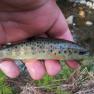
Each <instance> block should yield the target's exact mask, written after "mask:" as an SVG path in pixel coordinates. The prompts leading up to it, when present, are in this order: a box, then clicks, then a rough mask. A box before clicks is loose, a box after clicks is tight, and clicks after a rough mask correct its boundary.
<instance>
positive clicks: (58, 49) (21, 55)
mask: <svg viewBox="0 0 94 94" xmlns="http://www.w3.org/2000/svg"><path fill="white" fill-rule="evenodd" d="M85 55H87V50H86V49H84V48H82V47H81V46H79V45H78V44H76V43H74V42H71V41H67V40H62V39H51V38H31V39H28V40H26V41H24V42H21V43H18V44H13V45H7V46H3V47H2V48H0V59H3V58H12V59H22V60H23V59H54V60H69V59H81V58H83V57H84V56H85Z"/></svg>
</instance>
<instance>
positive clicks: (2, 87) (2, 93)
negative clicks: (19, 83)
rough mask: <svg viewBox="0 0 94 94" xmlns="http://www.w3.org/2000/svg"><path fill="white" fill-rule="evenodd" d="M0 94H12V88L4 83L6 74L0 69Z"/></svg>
mask: <svg viewBox="0 0 94 94" xmlns="http://www.w3.org/2000/svg"><path fill="white" fill-rule="evenodd" d="M0 94H13V89H12V88H11V87H10V86H9V85H8V84H6V76H5V75H4V74H3V73H2V72H1V71H0Z"/></svg>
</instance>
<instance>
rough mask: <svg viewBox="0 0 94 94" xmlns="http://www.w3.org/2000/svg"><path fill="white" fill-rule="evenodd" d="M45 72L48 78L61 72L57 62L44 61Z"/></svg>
mask: <svg viewBox="0 0 94 94" xmlns="http://www.w3.org/2000/svg"><path fill="white" fill-rule="evenodd" d="M45 67H46V71H47V73H48V74H49V75H50V76H54V75H56V74H58V72H59V71H60V70H61V66H60V64H59V62H58V61H55V60H45Z"/></svg>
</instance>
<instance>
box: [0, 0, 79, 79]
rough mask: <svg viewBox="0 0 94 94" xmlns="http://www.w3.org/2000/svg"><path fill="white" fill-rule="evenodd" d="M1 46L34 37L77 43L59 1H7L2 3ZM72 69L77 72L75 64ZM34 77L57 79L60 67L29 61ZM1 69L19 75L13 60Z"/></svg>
mask: <svg viewBox="0 0 94 94" xmlns="http://www.w3.org/2000/svg"><path fill="white" fill-rule="evenodd" d="M0 4H1V5H0V44H6V43H9V42H13V43H14V42H17V41H22V40H24V39H26V38H29V37H32V36H38V37H39V36H40V35H42V36H46V37H52V38H60V39H66V40H71V41H73V38H72V35H71V33H70V31H69V28H68V26H67V24H66V21H65V18H64V16H63V14H62V13H61V11H60V9H59V8H58V6H57V5H56V1H55V0H36V1H35V0H27V1H24V0H16V1H15V0H3V1H2V2H1V3H0ZM67 64H68V66H70V67H71V68H77V67H78V64H77V63H76V62H75V61H73V60H72V61H68V62H67ZM25 65H26V67H27V70H28V72H29V73H30V76H31V77H32V78H33V79H35V80H39V79H41V78H42V77H43V76H44V75H45V73H46V72H47V73H48V74H49V75H51V76H54V75H56V74H57V73H58V72H59V71H60V69H61V66H60V63H59V62H58V61H55V60H45V61H44V63H43V61H38V60H27V61H26V62H25ZM0 69H1V70H2V71H3V72H4V73H5V74H6V75H7V76H8V77H11V78H15V77H17V76H18V75H19V69H18V67H17V65H16V64H15V63H14V61H13V60H8V61H3V62H1V63H0Z"/></svg>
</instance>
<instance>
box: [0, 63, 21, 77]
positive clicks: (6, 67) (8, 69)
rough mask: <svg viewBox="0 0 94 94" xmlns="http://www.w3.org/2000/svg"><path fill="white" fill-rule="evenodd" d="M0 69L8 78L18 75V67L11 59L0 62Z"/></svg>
mask: <svg viewBox="0 0 94 94" xmlns="http://www.w3.org/2000/svg"><path fill="white" fill-rule="evenodd" d="M0 70H2V71H3V72H4V73H5V75H7V76H8V77H10V78H16V77H17V76H18V75H19V73H20V72H19V68H18V67H17V65H16V64H15V63H13V61H3V62H0Z"/></svg>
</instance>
